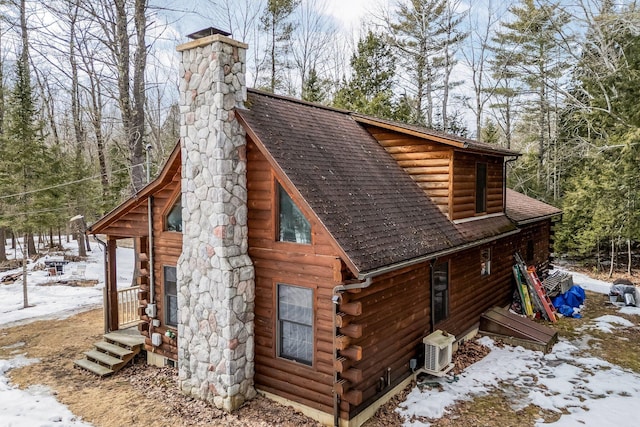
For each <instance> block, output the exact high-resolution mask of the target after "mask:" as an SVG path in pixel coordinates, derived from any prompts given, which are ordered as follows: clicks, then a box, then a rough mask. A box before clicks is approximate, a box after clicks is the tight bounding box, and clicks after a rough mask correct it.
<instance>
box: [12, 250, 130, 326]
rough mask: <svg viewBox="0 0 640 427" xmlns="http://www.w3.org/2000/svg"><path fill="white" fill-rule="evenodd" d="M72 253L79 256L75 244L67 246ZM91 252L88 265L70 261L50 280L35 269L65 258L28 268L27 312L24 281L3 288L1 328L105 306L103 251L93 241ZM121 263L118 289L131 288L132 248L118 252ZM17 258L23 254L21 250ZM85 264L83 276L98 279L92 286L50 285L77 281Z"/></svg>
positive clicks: (42, 261) (46, 257)
mask: <svg viewBox="0 0 640 427" xmlns="http://www.w3.org/2000/svg"><path fill="white" fill-rule="evenodd" d="M65 248H66V249H69V252H68V253H69V254H71V255H77V254H78V246H77V244H76V243H69V244H67V245H65ZM91 248H92V251H91V252H88V259H87V261H86V262H82V263H79V262H69V263H68V264H67V265H65V266H64V272H63V274H62V275H60V276H54V277H49V276H48V273H47V271H46V270H44V269H41V270H34V268H37V267H36V266H39V267H42V265H43V264H44V261H45V260H53V259H62V255H50V256H49V255H45V256H43V257H41V258H39V259H38V260H36V261H35V262H31V263H29V264H28V266H27V271H28V273H27V274H28V279H27V296H28V300H29V308H27V309H24V308H23V306H24V304H23V299H22V278H20V279H19V280H18V281H17V282H15V283H13V284H10V285H4V284H3V285H0V328H3V327H8V326H16V325H19V324H23V323H28V322H31V321H34V320H43V319H49V318H57V319H61V318H65V317H68V316H71V315H73V314H76V313H79V312H81V311H84V310H90V309H93V308H97V307H100V306H101V305H102V293H103V288H104V249H103V247H102V246H101V245H98V244H97V243H96V242H93V244H92V245H91ZM7 252H9V254H8V257H9V258H13V256H14V254H13V251H9V250H7ZM116 256H117V260H118V265H117V268H118V287H126V286H131V280H132V276H133V263H134V259H133V250H132V249H129V248H118V249H117V255H116ZM18 257H21V253H20V252H19V251H18ZM80 264H85V265H86V272H85V275H84V277H85V278H86V279H87V280H92V279H93V280H97V281H98V283H97V284H96V285H95V286H92V287H72V286H65V285H51V283H53V282H55V281H56V280H69V279H74V278H78V277H80V276H78V275H77V274H74V272H75V271H77V268H78V265H80ZM21 271H22V268H17V269H14V270H10V271H5V272H2V273H0V277H3V276H5V275H7V274H11V273H18V272H21Z"/></svg>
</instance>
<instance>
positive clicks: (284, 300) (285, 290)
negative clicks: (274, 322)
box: [278, 284, 313, 365]
mask: <svg viewBox="0 0 640 427" xmlns="http://www.w3.org/2000/svg"><path fill="white" fill-rule="evenodd" d="M278 356H280V357H284V358H286V359H291V360H295V361H297V362H301V363H304V364H306V365H311V364H312V363H313V290H312V289H309V288H302V287H300V286H292V285H283V284H278Z"/></svg>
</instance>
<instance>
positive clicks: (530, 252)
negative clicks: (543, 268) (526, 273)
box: [527, 240, 535, 263]
mask: <svg viewBox="0 0 640 427" xmlns="http://www.w3.org/2000/svg"><path fill="white" fill-rule="evenodd" d="M534 252H535V251H534V246H533V240H528V241H527V262H528V263H533V256H534Z"/></svg>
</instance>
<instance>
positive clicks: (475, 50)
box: [462, 1, 497, 140]
mask: <svg viewBox="0 0 640 427" xmlns="http://www.w3.org/2000/svg"><path fill="white" fill-rule="evenodd" d="M482 7H484V5H483V6H482ZM487 10H488V13H487V16H486V19H484V18H483V20H482V21H481V20H480V19H479V18H478V14H477V13H469V14H468V15H467V17H468V18H469V20H468V22H469V26H468V31H469V46H468V48H467V49H462V56H463V58H464V62H465V64H466V65H467V67H469V69H470V70H471V84H472V86H473V98H472V99H471V100H470V99H469V98H467V99H466V101H465V104H466V106H467V107H468V108H469V109H470V110H471V111H472V112H473V115H474V118H475V128H476V129H475V135H476V138H477V139H478V140H481V139H482V121H483V118H484V117H483V116H484V111H485V106H486V105H487V103H488V102H489V99H490V98H491V96H492V95H493V92H494V89H495V82H491V81H489V80H490V79H489V73H488V70H487V68H486V66H487V61H488V58H489V56H490V51H489V42H490V40H491V33H492V31H493V30H492V29H493V26H494V25H495V23H496V21H497V18H496V14H495V12H494V10H493V7H492V3H491V1H489V4H488V7H487Z"/></svg>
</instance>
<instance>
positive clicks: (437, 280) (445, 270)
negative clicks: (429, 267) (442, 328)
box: [431, 263, 449, 323]
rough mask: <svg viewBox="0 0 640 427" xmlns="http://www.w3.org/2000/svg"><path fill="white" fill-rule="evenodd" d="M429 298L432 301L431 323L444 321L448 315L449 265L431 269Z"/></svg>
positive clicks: (444, 264)
mask: <svg viewBox="0 0 640 427" xmlns="http://www.w3.org/2000/svg"><path fill="white" fill-rule="evenodd" d="M432 274H433V283H432V290H431V297H432V299H433V314H432V316H433V323H438V322H440V321H441V320H444V319H446V318H447V316H448V315H449V264H448V263H442V264H436V265H435V266H434V267H433V273H432Z"/></svg>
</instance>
